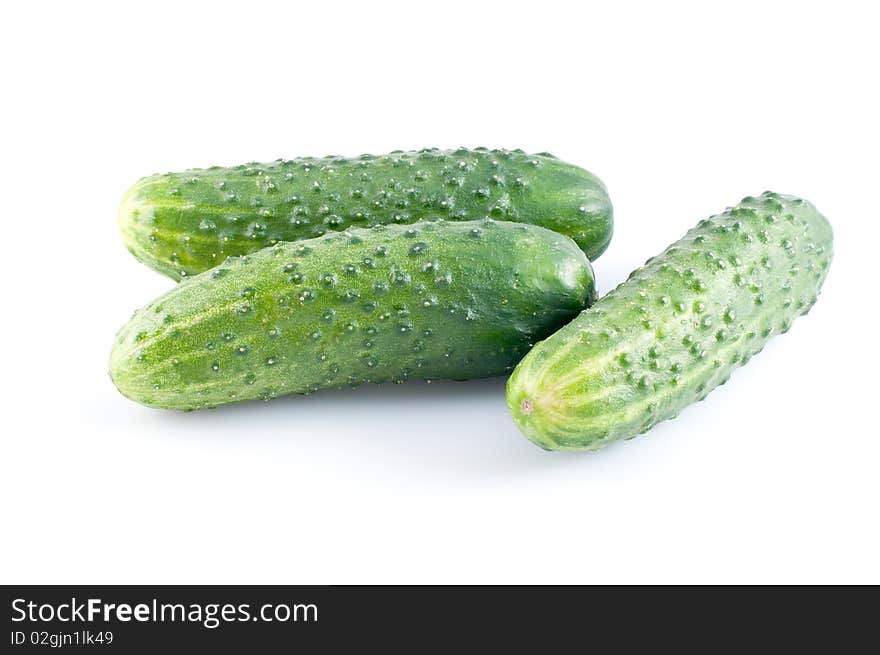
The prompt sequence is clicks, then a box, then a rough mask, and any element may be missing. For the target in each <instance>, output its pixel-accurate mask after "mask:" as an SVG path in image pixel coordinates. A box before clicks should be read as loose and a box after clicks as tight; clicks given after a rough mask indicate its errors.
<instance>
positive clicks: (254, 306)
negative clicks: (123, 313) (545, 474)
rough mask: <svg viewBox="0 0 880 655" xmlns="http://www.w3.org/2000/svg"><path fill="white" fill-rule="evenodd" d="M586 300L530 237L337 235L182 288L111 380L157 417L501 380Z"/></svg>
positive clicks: (452, 227) (563, 261)
mask: <svg viewBox="0 0 880 655" xmlns="http://www.w3.org/2000/svg"><path fill="white" fill-rule="evenodd" d="M594 293H595V292H594V284H593V273H592V269H591V267H590V263H589V261H588V260H587V258H586V257H585V256H584V254H583V252H582V251H581V250H580V249H579V248H578V247H577V245H576V244H575V243H574V242H573V241H572V240H571V239H569V238H568V237H566V236H563V235H561V234H557V233H556V232H551V231H550V230H546V229H544V228H540V227H537V226H534V225H522V224H519V223H510V222H497V221H494V220H491V219H486V220H481V221H469V222H450V221H438V222H421V223H418V224H415V225H388V226H377V227H374V228H370V229H366V228H351V229H349V230H346V231H345V232H342V233H337V232H334V233H330V234H327V235H325V236H322V237H317V238H315V239H308V240H305V241H300V242H292V243H281V244H277V245H275V246H270V247H268V248H265V249H263V250H260V251H259V252H256V253H254V254H252V255H246V256H242V257H239V258H236V259H230V260H227V262H226V263H225V264H223V265H222V266H219V267H217V268H215V269H213V270H211V271H208V272H205V273H202V274H200V275H196V276H193V277H191V278H187V279H185V280H184V281H183V282H181V283H180V285H178V286H177V287H176V288H174V289H172V290H171V291H170V292H168V293H167V294H165V295H164V296H162V297H160V298H158V299H157V300H155V301H153V302H152V303H150V304H149V305H147V306H145V307H144V308H142V309H140V310H139V311H138V312H136V313H135V315H134V316H133V317H132V319H131V320H130V321H129V323H128V324H127V325H126V326H125V327H123V328H122V330H121V331H120V332H119V334H118V335H117V339H116V343H115V346H114V348H113V352H112V354H111V357H110V375H111V377H112V379H113V381H114V383H115V384H116V386H117V387H118V388H119V390H120V391H121V392H122V393H123V394H124V395H125V396H127V397H129V398H131V399H132V400H136V401H138V402H140V403H143V404H145V405H150V406H153V407H164V408H171V409H198V408H203V407H214V406H216V405H221V404H224V403H230V402H234V401H239V400H249V399H253V398H263V399H269V398H272V397H274V396H278V395H281V394H288V393H308V392H312V391H316V390H318V389H321V388H325V387H340V386H346V385H353V386H356V385H359V384H362V383H380V382H385V381H395V382H402V381H404V380H406V379H408V378H416V379H431V378H452V379H467V378H477V377H488V376H493V375H501V374H503V373H507V372H509V371H510V370H511V369H512V368H513V366H514V365H515V364H516V362H518V361H519V359H520V358H521V357H522V356H523V355H524V354H525V353H526V352H528V350H529V348H531V346H532V345H533V344H534V343H535V342H536V341H537V340H539V339H542V338H544V337H546V336H547V335H549V334H551V333H552V332H553V331H554V330H556V329H557V328H559V327H560V326H561V325H564V324H565V323H566V322H568V321H570V320H571V319H572V318H574V317H575V316H576V315H577V313H578V312H579V311H581V309H583V307H584V306H585V305H588V304H589V303H590V302H592V300H593V298H594Z"/></svg>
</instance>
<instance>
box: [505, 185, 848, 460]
mask: <svg viewBox="0 0 880 655" xmlns="http://www.w3.org/2000/svg"><path fill="white" fill-rule="evenodd" d="M831 256H832V233H831V226H830V225H829V224H828V221H827V220H826V219H825V217H823V216H822V215H821V214H820V213H819V212H818V211H817V210H816V208H815V207H813V205H811V204H810V203H808V202H806V201H805V200H802V199H800V198H795V197H792V196H784V195H779V194H776V193H771V192H769V191H768V192H766V193H764V194H763V195H761V196H760V197H758V198H752V197H749V198H745V199H744V200H743V201H742V202H741V203H740V204H739V205H738V206H736V207H733V208H729V209H727V210H726V211H725V212H724V213H722V214H719V215H716V216H713V217H711V218H709V219H707V220H704V221H702V222H700V223H699V224H698V225H697V226H696V227H695V228H693V229H692V230H691V231H690V232H688V233H687V235H685V237H684V238H683V239H681V240H680V241H678V242H676V243H674V244H672V245H671V246H669V247H668V248H667V249H666V250H665V252H663V254H661V255H659V256H657V257H655V258H653V259H649V260H648V262H647V263H646V264H645V266H644V267H643V268H641V269H639V270H637V271H635V272H634V273H632V274H631V275H630V277H629V279H628V280H627V281H626V282H624V283H623V284H621V285H620V286H619V287H617V288H616V289H615V290H614V291H612V292H611V293H609V294H608V295H607V296H605V297H603V298H602V299H600V300H599V301H598V302H596V304H595V305H593V307H592V308H591V309H589V310H587V311H584V312H583V313H582V314H581V315H580V316H578V318H577V319H575V320H574V321H573V322H571V323H570V324H568V325H566V326H565V327H564V328H562V329H561V330H559V332H557V333H556V334H554V335H553V336H551V337H550V338H549V339H547V340H546V341H542V342H541V343H539V344H538V345H537V346H535V348H534V349H533V350H532V351H531V352H530V353H529V354H528V355H527V356H526V357H525V358H524V359H523V360H522V362H520V364H519V365H518V366H517V367H516V370H515V371H514V372H513V375H512V376H511V377H510V380H509V381H508V385H507V402H508V406H509V408H510V411H511V413H512V414H513V418H514V421H515V422H516V424H517V425H518V426H519V428H520V429H521V430H522V431H523V433H525V435H526V436H527V437H528V438H529V439H531V440H532V441H534V442H535V443H536V444H538V445H539V446H542V447H543V448H546V449H548V450H596V449H599V448H602V447H603V446H605V445H607V444H608V443H611V442H612V441H615V440H617V439H628V438H631V437H634V436H636V435H637V434H639V433H641V432H644V431H646V430H647V429H649V428H650V427H651V426H653V425H654V424H656V423H658V422H660V421H663V420H666V419H669V418H673V417H675V416H676V415H677V414H678V413H679V412H680V411H681V410H682V409H684V408H685V407H686V406H688V405H689V404H691V403H693V402H695V401H698V400H702V399H703V398H704V397H705V396H706V394H708V393H709V392H710V391H711V390H712V389H713V388H715V387H716V386H718V385H720V384H724V383H725V382H726V381H727V379H728V377H729V376H730V374H731V372H732V371H733V370H734V369H735V368H737V367H738V366H742V365H743V364H745V363H746V362H747V361H748V360H749V358H750V357H751V356H752V355H754V354H755V353H757V352H758V351H760V350H761V348H763V346H764V344H765V343H766V342H767V340H768V339H769V338H770V337H771V336H772V335H774V334H779V333H783V332H786V331H787V330H788V328H789V327H790V325H791V322H792V321H793V320H794V319H795V318H796V317H797V316H799V315H801V314H805V313H806V312H807V310H809V309H810V307H811V306H812V305H813V303H814V302H815V301H816V296H817V294H818V292H819V289H820V287H821V286H822V282H823V281H824V279H825V275H826V274H827V272H828V267H829V265H830V262H831Z"/></svg>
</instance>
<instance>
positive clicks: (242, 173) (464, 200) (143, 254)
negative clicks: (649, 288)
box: [119, 148, 613, 279]
mask: <svg viewBox="0 0 880 655" xmlns="http://www.w3.org/2000/svg"><path fill="white" fill-rule="evenodd" d="M484 217H491V218H494V219H498V220H507V221H515V222H521V223H531V224H534V225H539V226H541V227H546V228H548V229H551V230H553V231H555V232H560V233H561V234H565V235H567V236H569V237H571V238H573V239H574V240H575V241H576V242H577V244H578V245H579V246H580V247H581V249H582V250H583V251H584V252H585V254H586V255H587V257H589V258H590V259H591V260H593V259H595V258H596V257H598V256H599V255H600V254H602V252H603V251H604V250H605V248H607V247H608V243H609V241H610V240H611V233H612V229H613V225H612V223H613V221H612V208H611V202H610V200H609V198H608V193H607V192H606V190H605V187H604V185H603V184H602V182H601V181H600V180H599V179H598V178H596V177H595V176H593V175H592V174H590V173H589V172H587V171H585V170H584V169H582V168H579V167H577V166H572V165H571V164H566V163H565V162H562V161H560V160H559V159H556V158H555V157H553V156H552V155H549V154H547V153H541V154H536V155H530V154H526V153H524V152H523V151H521V150H513V151H508V150H487V149H486V148H477V149H474V150H467V149H459V150H455V151H442V150H436V149H429V150H421V151H418V152H401V151H396V152H392V153H389V154H387V155H382V156H373V155H362V156H360V157H357V158H352V159H346V158H342V157H324V158H313V157H303V158H299V159H289V160H280V159H279V160H277V161H275V162H272V163H266V164H257V163H252V164H247V165H241V166H235V167H231V168H221V167H218V166H215V167H213V168H208V169H192V170H189V171H185V172H182V173H166V174H164V175H153V176H151V177H147V178H144V179H142V180H141V181H140V182H138V183H137V184H135V185H134V186H133V187H131V189H129V191H128V192H127V193H126V195H125V197H124V198H123V201H122V204H121V206H120V208H119V230H120V234H121V236H122V240H123V243H124V244H125V246H126V247H127V248H128V249H129V251H131V253H132V254H133V255H134V256H135V257H136V258H137V259H139V260H140V261H142V262H143V263H144V264H146V265H147V266H149V267H151V268H153V269H155V270H157V271H159V272H161V273H164V274H165V275H168V276H169V277H172V278H174V279H180V278H182V277H185V276H187V275H193V274H197V273H201V272H203V271H205V270H207V269H209V268H212V267H214V266H217V265H218V264H221V263H222V262H223V260H225V259H226V258H227V257H230V256H238V255H245V254H249V253H252V252H255V251H257V250H260V249H261V248H264V247H267V246H270V245H274V244H276V243H279V242H281V241H298V240H302V239H308V238H313V237H316V236H320V235H322V234H325V233H326V232H329V231H341V230H344V229H346V228H348V227H372V226H374V225H381V224H395V223H397V224H410V223H414V222H415V221H418V220H422V219H429V220H433V219H447V220H462V221H466V220H477V219H481V218H484Z"/></svg>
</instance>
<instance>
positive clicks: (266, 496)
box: [0, 0, 880, 583]
mask: <svg viewBox="0 0 880 655" xmlns="http://www.w3.org/2000/svg"><path fill="white" fill-rule="evenodd" d="M603 5H606V6H603V7H602V8H599V7H592V8H590V7H587V6H586V5H585V4H583V3H575V2H565V3H557V2H550V1H547V0H543V1H542V2H537V3H536V2H528V3H516V2H506V3H503V4H502V3H499V4H489V3H480V2H465V3H458V2H452V1H450V0H445V1H444V2H442V3H441V2H437V3H431V4H430V6H429V5H428V4H427V3H425V4H422V3H415V2H409V3H400V4H391V3H379V2H364V3H357V4H351V5H343V4H337V3H332V2H310V3H293V2H289V3H259V2H253V3H246V2H235V3H220V2H211V3H204V4H201V3H184V2H170V3H168V2H156V1H152V2H149V3H147V2H141V3H107V4H105V5H101V4H95V3H90V2H77V3H57V4H44V3H39V4H38V3H6V4H5V5H4V8H3V9H2V10H0V12H2V16H0V55H2V57H0V66H2V79H3V82H2V89H3V91H2V92H3V99H2V101H0V102H2V104H0V115H2V120H0V130H2V141H0V153H2V155H0V167H2V171H0V172H2V175H0V180H2V182H0V197H2V204H0V211H2V224H0V225H2V227H0V248H2V253H3V257H2V267H3V270H2V280H3V284H2V290H3V291H2V292H3V302H2V307H3V309H2V314H3V319H2V321H0V330H2V341H0V347H2V350H3V355H2V360H0V361H2V366H0V372H2V375H0V385H2V398H3V413H2V422H0V425H2V426H3V427H2V428H0V430H2V437H0V439H2V441H0V444H2V454H0V503H2V516H0V525H2V527H0V532H2V537H0V581H2V582H5V583H24V582H32V583H50V582H52V583H63V582H72V583H83V582H100V583H245V582H247V583H341V582H396V583H407V582H440V583H446V582H566V583H568V582H697V583H699V582H734V583H736V582H742V583H745V582H874V583H878V582H880V559H878V557H877V553H878V549H880V538H878V534H880V532H878V531H880V528H878V511H877V507H878V498H880V483H878V471H880V438H878V430H877V406H878V403H877V401H876V400H875V398H874V394H875V390H876V388H877V382H878V375H877V368H878V356H877V353H878V345H877V344H878V338H880V337H878V334H877V331H876V327H877V325H878V301H877V297H876V293H877V291H876V290H877V288H878V287H877V284H876V282H875V279H876V275H877V273H876V271H877V266H876V263H877V255H878V252H880V244H878V236H880V235H878V227H877V226H878V220H880V210H878V201H877V191H878V184H880V137H878V116H880V102H878V65H880V47H878V37H877V34H878V27H880V22H878V19H877V16H876V15H873V14H872V13H869V12H870V9H869V8H870V7H871V6H872V3H867V2H866V3H861V4H855V3H847V2H841V1H836V2H834V3H817V4H815V5H814V4H811V3H805V2H797V3H774V2H766V1H764V2H759V3H749V2H737V3H731V4H730V5H729V6H728V7H726V8H724V7H723V6H722V5H718V6H715V3H694V4H682V3H677V2H664V3H644V4H636V3H627V2H619V3H603ZM703 5H704V6H703ZM459 145H465V146H471V147H473V146H480V145H483V146H489V147H508V148H517V147H519V148H524V149H526V150H529V151H542V150H549V151H551V152H553V153H554V154H556V155H557V156H559V157H561V158H563V159H566V160H569V161H571V162H573V163H577V164H580V165H582V166H584V167H586V168H588V169H590V170H591V171H593V172H595V173H596V174H597V175H599V176H600V177H601V178H602V179H603V180H604V181H605V182H606V184H607V185H608V188H609V191H610V193H611V196H612V200H613V201H614V204H615V209H616V234H615V237H614V241H613V242H612V245H611V247H610V249H609V250H608V252H607V254H605V255H604V256H603V257H602V258H601V259H600V260H599V261H598V262H597V263H596V266H595V268H596V273H597V276H598V280H599V285H600V289H601V291H603V292H604V291H607V290H609V289H611V288H613V287H614V286H616V285H617V284H618V283H619V282H620V281H622V280H623V279H625V277H626V275H627V273H628V272H629V271H630V270H632V269H633V268H635V267H636V266H638V265H640V264H641V263H642V262H643V261H644V260H645V259H646V258H647V257H649V256H651V255H653V254H655V253H657V252H659V251H660V250H662V249H663V248H664V247H665V246H666V245H667V244H668V243H670V242H671V241H673V240H675V239H677V238H678V237H679V236H681V235H682V234H683V233H684V232H685V230H686V229H687V228H689V227H690V226H692V225H693V224H695V223H696V222H697V221H698V220H699V219H700V218H703V217H705V216H708V215H709V214H712V213H715V212H718V211H720V210H722V209H724V207H726V206H728V205H731V204H734V203H736V202H737V201H738V200H739V199H740V198H741V197H743V196H745V195H749V194H757V193H760V192H762V191H764V190H765V189H773V190H776V191H780V192H784V193H793V194H798V195H802V196H804V197H806V198H808V199H809V200H811V201H812V202H814V203H815V204H816V205H817V206H818V207H819V209H820V210H822V211H823V212H824V213H825V214H826V215H827V216H828V217H829V219H830V220H831V222H832V224H833V226H834V229H835V239H836V241H835V251H836V256H835V260H834V262H833V264H832V267H831V273H830V276H829V278H828V281H827V283H826V285H825V288H824V290H823V292H822V294H821V296H820V299H819V302H818V303H817V305H816V306H815V308H814V309H813V311H812V312H811V314H810V315H809V316H808V317H806V318H802V319H799V320H798V321H797V322H796V323H795V325H794V327H793V329H792V331H791V332H790V333H789V334H787V335H785V336H782V337H778V338H776V339H775V340H773V341H772V342H771V343H770V344H769V346H768V347H767V348H766V350H765V351H764V352H763V353H761V354H760V355H759V356H757V357H755V358H754V359H753V360H752V362H751V363H750V364H749V365H748V366H747V367H746V368H744V369H742V370H740V371H738V372H736V373H735V374H734V375H733V377H732V379H731V381H730V383H728V384H727V385H726V386H724V387H722V388H720V389H718V390H717V391H715V392H713V393H712V394H711V395H710V396H709V398H708V399H707V400H706V402H704V403H701V404H699V405H697V406H693V407H691V408H689V409H687V410H686V411H685V412H684V413H683V414H682V415H681V416H680V417H679V418H678V419H676V420H675V421H671V422H667V423H664V424H661V425H659V426H657V427H656V428H655V429H653V430H652V431H651V432H650V433H649V434H648V435H645V436H642V437H640V438H638V439H636V440H634V441H630V442H625V443H619V444H615V445H613V446H611V447H609V448H607V449H606V450H605V451H602V452H600V453H597V454H589V453H587V454H577V453H575V454H563V453H546V452H544V451H542V450H540V449H538V448H536V447H535V446H533V445H532V444H531V443H530V442H528V441H527V440H526V439H525V438H523V437H522V436H521V435H520V434H519V433H518V431H517V429H516V428H515V426H514V425H513V423H512V421H511V419H510V418H509V416H508V414H507V410H506V407H505V401H504V380H502V379H496V380H489V381H476V382H469V383H437V384H434V385H431V386H427V385H425V384H424V383H412V384H407V385H404V386H402V387H398V386H386V387H373V388H368V389H360V390H357V391H342V392H335V391H333V392H322V393H319V394H317V395H314V396H311V397H308V398H302V397H290V398H283V399H278V400H275V401H273V402H271V403H268V404H265V403H260V402H255V403H248V404H244V405H240V406H232V407H226V408H223V409H218V410H214V411H203V412H196V413H190V414H184V413H173V412H163V411H160V410H151V409H147V408H144V407H141V406H139V405H136V404H134V403H132V402H130V401H127V400H125V399H124V398H123V397H122V396H120V395H119V394H118V393H117V392H116V390H115V389H114V388H113V385H112V384H111V382H110V380H109V378H108V376H107V374H106V368H107V357H108V354H109V350H110V346H111V344H112V341H113V336H114V334H115V332H116V330H117V329H118V328H119V327H120V326H121V325H122V324H123V323H124V322H125V321H126V320H127V319H128V317H129V315H130V314H131V312H132V311H133V310H134V309H135V308H136V307H138V306H140V305H142V304H144V303H146V302H147V301H148V300H150V299H151V298H153V297H154V296H157V295H159V294H161V293H163V292H164V291H166V290H167V289H169V288H171V287H172V283H171V282H170V281H169V280H167V279H165V278H163V277H161V276H159V275H157V274H155V273H152V272H151V271H149V270H147V269H146V268H144V267H142V266H140V265H139V264H137V263H136V262H135V260H134V259H133V258H132V257H131V256H130V255H129V254H128V253H127V252H126V251H125V250H124V249H123V247H122V246H121V245H120V242H119V240H118V238H117V235H116V231H115V229H116V228H115V218H116V207H117V204H118V201H119V198H120V196H121V195H122V193H123V192H124V191H125V189H126V188H127V187H128V186H129V185H130V184H131V183H133V182H134V181H136V180H137V179H138V178H139V177H141V176H142V175H146V174H149V173H152V172H156V171H164V170H175V169H182V168H187V167H191V166H207V165H211V164H237V163H241V162H244V161H249V160H271V159H274V158H276V157H279V156H284V157H295V156H297V155H305V154H314V155H323V154H331V153H333V154H344V155H358V154H360V153H362V152H373V153H382V152H386V151H388V150H392V149H395V148H401V149H412V148H421V147H426V146H436V147H456V146H459Z"/></svg>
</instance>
